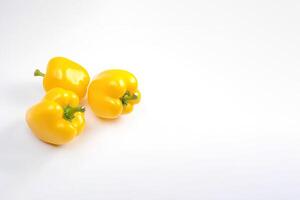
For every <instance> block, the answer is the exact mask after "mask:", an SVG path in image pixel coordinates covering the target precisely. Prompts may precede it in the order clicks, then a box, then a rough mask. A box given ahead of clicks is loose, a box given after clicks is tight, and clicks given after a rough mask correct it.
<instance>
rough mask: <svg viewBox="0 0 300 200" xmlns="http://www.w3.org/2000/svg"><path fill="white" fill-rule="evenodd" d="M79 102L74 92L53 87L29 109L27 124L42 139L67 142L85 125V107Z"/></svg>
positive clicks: (55, 142) (58, 142) (48, 141)
mask: <svg viewBox="0 0 300 200" xmlns="http://www.w3.org/2000/svg"><path fill="white" fill-rule="evenodd" d="M78 104H79V98H78V96H77V95H76V94H75V93H74V92H72V91H69V90H65V89H62V88H53V89H51V90H49V91H48V92H47V94H46V95H45V96H44V98H43V99H42V100H41V101H40V102H39V103H37V104H35V105H34V106H32V107H31V108H30V109H29V110H28V111H27V113H26V121H27V124H28V126H29V127H30V128H31V130H32V132H33V133H34V134H35V135H36V136H37V137H38V138H39V139H40V140H42V141H44V142H46V143H50V144H54V145H62V144H65V143H67V142H69V141H71V140H72V139H73V138H74V137H76V136H77V135H79V134H80V133H81V131H82V130H83V128H84V125H85V119H84V108H83V107H80V106H79V105H78Z"/></svg>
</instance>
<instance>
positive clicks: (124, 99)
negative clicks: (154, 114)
mask: <svg viewBox="0 0 300 200" xmlns="http://www.w3.org/2000/svg"><path fill="white" fill-rule="evenodd" d="M137 98H138V97H137V96H136V95H135V94H130V92H129V91H126V92H125V94H124V95H123V96H122V97H121V98H120V100H121V102H122V104H123V106H126V105H127V104H128V101H130V100H134V99H137Z"/></svg>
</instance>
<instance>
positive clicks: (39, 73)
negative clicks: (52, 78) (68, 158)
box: [33, 69, 45, 77]
mask: <svg viewBox="0 0 300 200" xmlns="http://www.w3.org/2000/svg"><path fill="white" fill-rule="evenodd" d="M33 75H34V76H42V77H44V76H45V74H44V73H43V72H41V71H40V70H39V69H36V70H35V71H34V74H33Z"/></svg>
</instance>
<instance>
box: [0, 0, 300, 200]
mask: <svg viewBox="0 0 300 200" xmlns="http://www.w3.org/2000/svg"><path fill="white" fill-rule="evenodd" d="M299 10H300V3H299V1H296V0H295V1H284V0H282V1H276V0H273V1H272V0H269V1H268V0H254V1H222V0H219V1H217V0H212V1H200V0H198V1H188V0H182V1H175V0H173V1H171V0H169V1H163V0H160V1H155V0H151V1H142V0H136V1H134V0H127V1H121V0H119V1H108V0H107V1H96V0H93V1H87V0H73V1H72V0H51V1H50V0H49V1H39V0H28V1H25V0H24V1H21V0H19V1H16V0H1V1H0V69H1V77H0V91H1V97H0V110H1V112H0V113H1V114H0V116H1V122H0V199H1V200H21V199H22V200H24V199H26V200H27V199H28V200H40V199H43V200H53V199H56V200H69V199H70V200H81V199H82V200H100V199H103V200H127V199H128V200H156V199H159V200H185V199H188V200H199V199H203V200H253V199H255V200H268V199H272V200H298V199H299V198H300V190H299V187H300V124H299V122H300V56H299V53H300V28H299V27H300V12H299ZM54 56H65V57H68V58H70V59H72V60H74V61H76V62H78V63H80V64H82V65H83V66H84V67H86V68H87V70H88V71H89V73H90V75H91V76H92V77H93V76H94V75H96V74H97V73H99V72H101V71H102V70H104V69H108V68H122V69H127V70H129V71H131V72H132V73H134V74H135V75H136V76H137V78H138V80H139V84H140V85H139V87H140V90H141V92H142V95H143V96H142V97H143V98H142V101H141V103H140V104H139V105H138V106H136V108H135V110H134V112H133V113H131V114H130V115H126V116H123V117H122V118H121V119H119V120H116V121H103V120H100V119H97V118H96V117H95V116H94V115H93V114H92V112H91V111H90V109H89V108H87V112H86V120H87V124H86V129H85V131H84V132H83V134H82V135H81V136H79V137H77V138H76V139H75V140H73V141H72V142H71V143H69V144H67V145H65V146H62V147H53V146H50V145H47V144H44V143H42V142H41V141H39V140H37V139H36V138H35V137H34V136H33V135H32V134H31V131H30V130H29V128H28V127H27V125H26V123H25V112H26V110H27V109H28V108H29V107H30V106H31V105H33V104H34V103H36V102H38V101H39V100H40V99H41V98H42V97H43V95H44V91H43V88H42V79H41V78H37V77H36V78H34V77H33V75H32V74H33V71H34V69H35V68H37V67H38V68H40V69H41V70H42V71H45V69H46V65H47V62H48V60H49V59H50V58H52V57H54Z"/></svg>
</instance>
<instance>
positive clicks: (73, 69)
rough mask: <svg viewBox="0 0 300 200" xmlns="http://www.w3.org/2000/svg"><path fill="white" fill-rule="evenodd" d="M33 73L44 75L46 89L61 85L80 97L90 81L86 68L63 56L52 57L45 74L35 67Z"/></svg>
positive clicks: (83, 94)
mask: <svg viewBox="0 0 300 200" xmlns="http://www.w3.org/2000/svg"><path fill="white" fill-rule="evenodd" d="M34 75H35V76H43V77H44V80H43V85H44V89H45V90H46V91H48V90H50V89H52V88H56V87H61V88H64V89H66V90H71V91H73V92H75V93H76V94H77V95H78V97H79V98H80V99H82V98H83V97H84V96H85V94H86V90H87V86H88V84H89V82H90V76H89V74H88V72H87V71H86V69H84V68H83V67H82V66H81V65H79V64H77V63H75V62H73V61H72V60H69V59H67V58H64V57H55V58H52V59H51V60H50V61H49V63H48V67H47V72H46V73H45V74H44V73H42V72H40V71H39V70H38V69H37V70H35V72H34Z"/></svg>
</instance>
